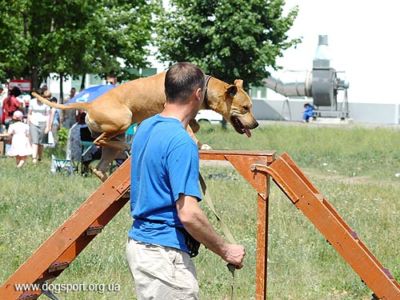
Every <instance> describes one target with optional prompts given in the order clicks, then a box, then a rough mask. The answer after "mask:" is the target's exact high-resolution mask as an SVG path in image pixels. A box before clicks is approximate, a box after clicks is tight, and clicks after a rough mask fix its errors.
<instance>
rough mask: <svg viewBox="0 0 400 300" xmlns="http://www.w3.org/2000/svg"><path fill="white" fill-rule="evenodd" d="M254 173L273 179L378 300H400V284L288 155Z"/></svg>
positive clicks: (257, 168) (257, 167)
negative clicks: (263, 174)
mask: <svg viewBox="0 0 400 300" xmlns="http://www.w3.org/2000/svg"><path fill="white" fill-rule="evenodd" d="M253 170H258V171H260V172H262V171H264V172H265V173H266V174H269V175H270V176H272V178H273V180H274V181H275V183H276V184H277V185H278V186H279V188H280V189H281V190H282V191H283V192H284V193H285V194H286V195H287V196H288V198H289V199H290V200H291V201H292V203H293V204H294V205H295V206H296V207H297V208H298V209H299V210H300V211H301V212H302V213H303V214H304V215H305V216H306V217H307V218H308V219H309V220H310V221H311V222H312V223H313V224H314V226H315V227H316V228H317V229H318V230H319V231H320V232H321V233H322V235H323V236H324V237H325V238H326V239H327V240H328V242H329V243H330V244H331V245H332V246H333V247H334V248H335V250H336V251H337V252H338V253H339V254H340V255H341V256H342V257H343V258H344V260H345V261H346V262H347V263H348V264H349V265H350V266H351V267H352V268H353V270H354V271H355V272H356V273H357V274H358V275H359V276H360V278H361V279H362V280H363V282H364V283H365V284H366V285H367V286H368V287H369V288H370V289H371V290H372V291H373V292H374V295H375V297H377V298H378V299H388V300H392V299H393V300H397V299H400V285H399V284H398V283H397V281H396V280H395V279H394V277H393V276H392V275H391V274H390V272H389V270H388V269H386V268H384V267H383V266H382V265H381V263H380V262H379V261H378V259H377V258H376V257H375V256H374V255H373V254H372V253H371V251H369V249H368V248H367V247H366V246H365V245H364V243H363V242H362V241H361V240H360V239H359V237H358V236H357V234H356V232H355V231H353V230H352V229H351V228H350V226H349V225H348V224H347V223H346V222H345V221H344V220H343V219H342V218H341V217H340V215H339V213H338V212H337V211H336V210H335V208H334V207H333V206H332V205H331V204H330V203H329V201H328V200H327V199H326V198H325V197H324V196H323V195H322V194H321V193H320V192H319V191H318V190H317V188H316V187H315V186H314V185H313V184H312V183H311V181H310V180H309V179H308V178H307V177H306V176H305V174H304V173H303V172H302V171H301V170H300V168H299V167H298V166H297V165H296V164H295V163H294V161H293V160H292V159H291V158H290V157H289V155H287V154H283V155H282V156H280V157H278V158H277V159H276V160H275V161H274V162H273V163H272V164H270V166H265V165H264V166H262V165H254V166H253Z"/></svg>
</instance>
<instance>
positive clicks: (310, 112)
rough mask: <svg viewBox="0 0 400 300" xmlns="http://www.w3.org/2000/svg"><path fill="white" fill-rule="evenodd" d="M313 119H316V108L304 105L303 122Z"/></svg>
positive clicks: (308, 104) (307, 104)
mask: <svg viewBox="0 0 400 300" xmlns="http://www.w3.org/2000/svg"><path fill="white" fill-rule="evenodd" d="M312 118H314V106H312V105H311V104H310V103H306V104H304V112H303V122H309V121H310V119H312Z"/></svg>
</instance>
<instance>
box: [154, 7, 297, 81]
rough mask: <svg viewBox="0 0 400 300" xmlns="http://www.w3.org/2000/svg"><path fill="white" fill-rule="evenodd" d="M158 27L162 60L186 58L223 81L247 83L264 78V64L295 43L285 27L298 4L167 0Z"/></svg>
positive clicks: (291, 23) (295, 40) (295, 11)
mask: <svg viewBox="0 0 400 300" xmlns="http://www.w3.org/2000/svg"><path fill="white" fill-rule="evenodd" d="M170 4H171V6H170V7H169V8H167V9H166V10H165V11H164V13H163V14H162V15H161V17H160V20H159V26H158V27H157V34H158V38H157V46H158V47H159V52H160V54H159V58H160V59H161V60H165V61H170V62H177V61H191V62H193V63H196V64H197V65H199V66H200V67H201V68H203V70H204V71H205V72H207V73H209V74H212V75H214V76H216V77H218V78H220V79H223V80H225V81H227V82H233V81H234V80H235V79H236V78H241V79H243V80H244V83H245V84H246V85H249V84H257V83H259V82H260V81H261V80H262V79H263V78H265V77H267V76H268V75H269V74H268V71H267V67H272V68H275V69H276V68H277V65H276V58H277V57H279V56H282V53H283V51H284V50H285V49H288V48H289V47H291V46H293V45H295V44H297V43H298V42H299V40H298V39H291V40H290V39H289V38H288V36H287V32H288V30H289V29H290V28H291V26H292V25H293V22H294V20H295V18H296V16H297V11H298V10H297V7H295V8H293V9H291V10H290V11H289V12H288V13H287V15H284V13H283V6H284V4H285V2H284V0H171V2H170Z"/></svg>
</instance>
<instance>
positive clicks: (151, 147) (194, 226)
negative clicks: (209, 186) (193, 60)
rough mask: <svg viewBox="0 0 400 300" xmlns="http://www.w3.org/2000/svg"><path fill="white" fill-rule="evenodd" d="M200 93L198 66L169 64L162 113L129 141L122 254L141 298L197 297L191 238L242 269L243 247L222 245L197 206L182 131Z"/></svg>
mask: <svg viewBox="0 0 400 300" xmlns="http://www.w3.org/2000/svg"><path fill="white" fill-rule="evenodd" d="M204 89H205V81H204V74H203V72H202V71H201V70H200V69H199V68H198V67H196V66H195V65H193V64H190V63H178V64H175V65H173V66H172V67H170V68H169V70H168V71H167V73H166V77H165V94H166V99H167V101H166V104H165V107H164V110H163V111H162V112H161V114H159V115H156V116H154V117H151V118H149V119H147V120H145V121H143V122H142V124H141V125H140V126H139V127H138V130H137V132H136V134H135V138H134V140H133V144H132V170H131V213H132V217H133V218H134V222H133V225H132V228H131V229H130V231H129V234H128V235H129V240H128V243H127V246H126V254H127V259H128V263H129V268H130V271H131V273H132V275H133V277H134V281H135V290H136V294H137V298H138V299H171V300H172V299H198V292H199V287H198V283H197V279H196V271H195V267H194V265H193V262H192V260H191V258H190V255H189V254H190V253H191V250H192V249H191V246H190V244H189V243H188V240H190V239H191V237H193V238H194V239H195V240H197V241H198V242H200V243H202V244H204V246H205V247H207V248H208V249H210V250H211V251H213V252H215V253H216V254H218V255H219V256H221V257H222V258H223V259H224V260H225V261H227V262H228V263H231V264H233V265H235V266H236V267H237V268H241V267H242V266H243V258H244V255H245V251H244V247H243V246H241V245H234V244H228V243H226V242H225V241H224V240H223V239H222V238H221V237H220V236H219V235H218V234H217V233H216V232H215V230H214V229H213V227H212V226H211V225H210V223H209V221H208V219H207V217H206V216H205V214H204V213H203V211H202V210H201V208H200V206H199V204H198V202H199V201H200V200H201V193H200V190H199V183H198V179H199V155H198V150H197V146H196V144H195V142H194V141H193V140H192V139H191V138H190V136H189V135H188V133H187V132H186V130H185V128H186V127H187V126H188V123H189V121H190V120H191V119H193V118H194V117H195V116H196V114H197V112H198V110H199V108H200V105H201V102H202V101H203V97H204ZM188 245H189V247H188Z"/></svg>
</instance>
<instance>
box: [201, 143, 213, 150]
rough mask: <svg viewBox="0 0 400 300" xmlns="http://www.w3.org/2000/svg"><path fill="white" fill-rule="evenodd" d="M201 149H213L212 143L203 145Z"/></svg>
mask: <svg viewBox="0 0 400 300" xmlns="http://www.w3.org/2000/svg"><path fill="white" fill-rule="evenodd" d="M200 150H212V148H211V146H210V145H207V144H203V145H201V147H200Z"/></svg>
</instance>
